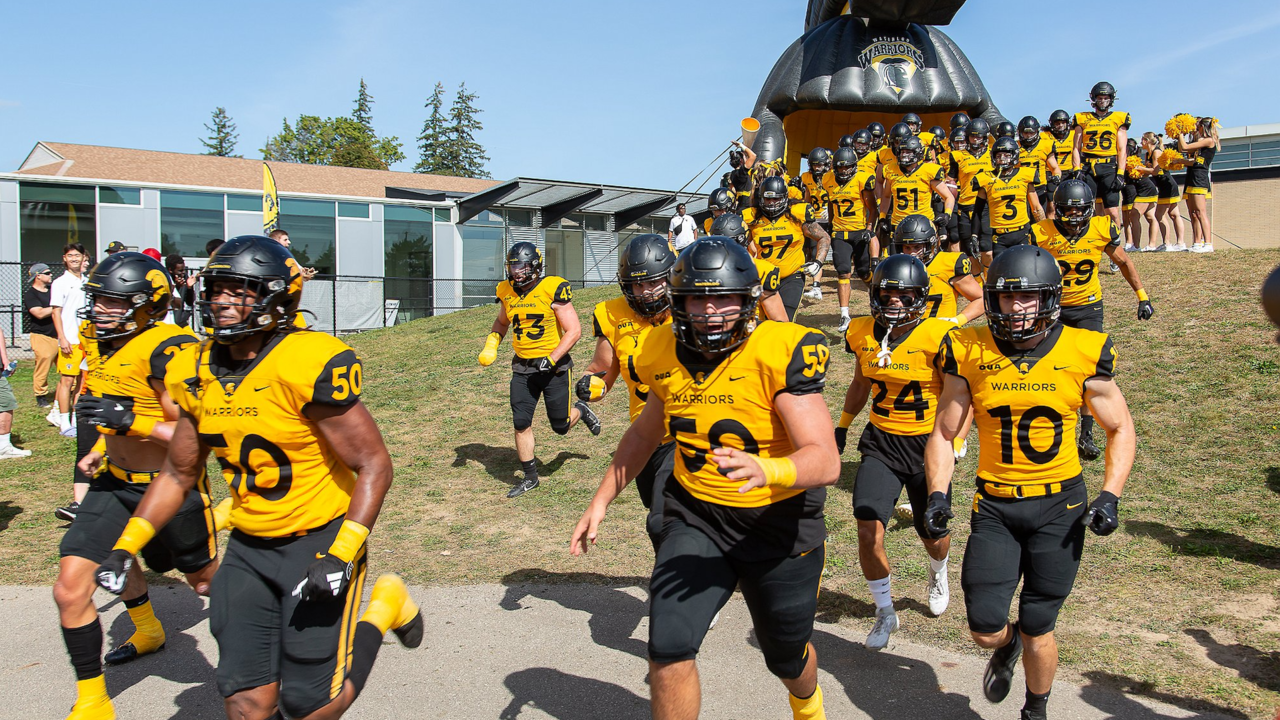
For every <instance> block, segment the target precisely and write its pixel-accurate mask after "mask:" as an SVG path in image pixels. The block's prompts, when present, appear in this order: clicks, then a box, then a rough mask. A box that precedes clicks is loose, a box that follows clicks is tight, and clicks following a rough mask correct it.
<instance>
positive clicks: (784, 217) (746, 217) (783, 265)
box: [742, 203, 813, 278]
mask: <svg viewBox="0 0 1280 720" xmlns="http://www.w3.org/2000/svg"><path fill="white" fill-rule="evenodd" d="M742 220H743V222H745V223H746V224H747V231H748V233H749V234H750V236H751V239H752V240H753V241H754V242H755V244H756V247H757V248H759V249H760V257H761V258H764V259H765V260H768V261H769V262H770V263H773V264H774V265H775V266H777V268H778V274H779V275H781V276H782V277H784V278H786V277H790V276H792V275H794V274H795V273H797V272H799V271H800V267H801V266H802V265H804V226H805V225H807V224H809V223H811V222H813V208H811V207H809V206H808V205H805V204H803V203H801V204H799V205H792V206H791V207H789V208H787V211H786V212H784V213H782V214H781V215H779V216H778V219H777V220H770V219H769V217H768V216H767V215H765V214H764V213H763V212H761V211H759V210H757V209H756V208H747V209H746V210H744V211H743V212H742Z"/></svg>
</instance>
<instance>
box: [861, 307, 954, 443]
mask: <svg viewBox="0 0 1280 720" xmlns="http://www.w3.org/2000/svg"><path fill="white" fill-rule="evenodd" d="M953 329H955V325H952V324H951V323H949V322H945V321H943V320H935V319H933V318H925V319H923V320H921V321H920V322H919V323H918V324H917V325H916V326H915V327H913V328H911V329H910V330H908V331H907V332H906V334H904V335H902V336H901V337H899V338H897V339H896V340H891V341H890V342H889V348H890V352H891V353H892V354H891V355H890V356H889V363H888V364H887V365H885V366H884V367H881V366H880V361H879V358H878V355H879V353H880V348H881V345H880V341H881V340H884V335H885V332H886V328H884V327H882V326H879V325H876V322H875V320H874V319H872V318H871V317H866V316H864V317H858V318H854V319H853V320H852V321H851V322H850V323H849V328H848V329H847V330H846V331H845V334H844V349H845V351H846V352H850V353H853V355H854V356H855V357H856V358H857V363H858V367H859V369H860V370H861V371H862V376H863V377H864V378H866V379H867V381H868V382H870V383H871V388H872V396H871V413H870V414H869V415H868V418H869V419H870V421H871V424H872V425H874V426H876V427H877V428H879V429H880V430H883V431H884V432H887V433H892V434H894V435H928V434H929V433H930V432H933V420H934V416H935V415H936V414H937V412H938V397H939V396H940V395H941V394H942V374H941V373H940V372H939V371H938V368H937V367H936V364H935V360H936V359H937V356H938V349H939V348H940V347H941V345H942V338H943V337H945V336H946V334H947V333H948V332H949V331H951V330H953Z"/></svg>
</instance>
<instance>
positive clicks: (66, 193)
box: [18, 182, 96, 257]
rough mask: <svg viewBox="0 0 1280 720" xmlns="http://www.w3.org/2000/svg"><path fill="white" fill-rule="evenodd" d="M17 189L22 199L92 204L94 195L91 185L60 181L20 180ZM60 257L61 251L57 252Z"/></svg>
mask: <svg viewBox="0 0 1280 720" xmlns="http://www.w3.org/2000/svg"><path fill="white" fill-rule="evenodd" d="M18 191H19V194H20V196H21V199H22V200H23V201H31V202H39V201H43V202H60V203H74V204H80V203H83V204H86V205H92V204H93V203H94V201H95V198H96V196H95V195H94V192H93V186H92V185H64V184H62V183H40V182H22V183H19V184H18ZM58 256H59V257H61V256H62V253H61V252H59V253H58Z"/></svg>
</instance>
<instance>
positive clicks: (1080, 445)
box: [1076, 433, 1102, 460]
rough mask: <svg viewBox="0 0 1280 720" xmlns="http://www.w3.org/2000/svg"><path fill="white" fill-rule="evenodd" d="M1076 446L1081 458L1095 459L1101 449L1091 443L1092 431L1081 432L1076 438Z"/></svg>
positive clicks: (1100, 452)
mask: <svg viewBox="0 0 1280 720" xmlns="http://www.w3.org/2000/svg"><path fill="white" fill-rule="evenodd" d="M1076 448H1077V449H1078V450H1079V451H1080V459H1081V460H1097V459H1098V456H1099V455H1101V454H1102V451H1101V450H1099V449H1098V446H1097V445H1095V444H1093V433H1081V435H1080V437H1079V439H1077V440H1076Z"/></svg>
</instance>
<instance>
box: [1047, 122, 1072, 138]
mask: <svg viewBox="0 0 1280 720" xmlns="http://www.w3.org/2000/svg"><path fill="white" fill-rule="evenodd" d="M1069 132H1071V121H1070V120H1061V119H1060V120H1052V121H1050V122H1049V133H1050V134H1052V135H1053V137H1054V138H1056V139H1058V140H1062V139H1064V138H1066V137H1067V133H1069Z"/></svg>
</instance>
